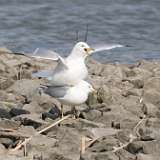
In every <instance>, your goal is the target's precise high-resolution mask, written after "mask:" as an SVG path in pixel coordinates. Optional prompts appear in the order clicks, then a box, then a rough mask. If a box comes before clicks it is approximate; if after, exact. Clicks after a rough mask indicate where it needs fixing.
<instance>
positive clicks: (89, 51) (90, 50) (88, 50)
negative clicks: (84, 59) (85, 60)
mask: <svg viewBox="0 0 160 160" xmlns="http://www.w3.org/2000/svg"><path fill="white" fill-rule="evenodd" d="M84 50H85V51H86V53H87V54H88V55H91V54H92V53H93V52H94V51H95V49H93V48H85V49H84Z"/></svg>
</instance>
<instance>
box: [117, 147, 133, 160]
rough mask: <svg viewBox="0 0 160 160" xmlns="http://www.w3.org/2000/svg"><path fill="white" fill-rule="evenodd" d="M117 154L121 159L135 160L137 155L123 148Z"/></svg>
mask: <svg viewBox="0 0 160 160" xmlns="http://www.w3.org/2000/svg"><path fill="white" fill-rule="evenodd" d="M116 155H117V156H118V157H119V159H121V160H135V158H136V156H135V155H133V154H131V153H129V152H127V151H126V150H124V149H122V150H119V151H118V152H117V153H116Z"/></svg>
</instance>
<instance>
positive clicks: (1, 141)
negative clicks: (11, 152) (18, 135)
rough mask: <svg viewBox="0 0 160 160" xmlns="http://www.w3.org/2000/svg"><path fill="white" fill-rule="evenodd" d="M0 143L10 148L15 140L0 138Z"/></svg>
mask: <svg viewBox="0 0 160 160" xmlns="http://www.w3.org/2000/svg"><path fill="white" fill-rule="evenodd" d="M0 143H1V144H3V145H4V146H5V147H6V148H9V146H10V145H12V144H13V140H12V139H10V138H0Z"/></svg>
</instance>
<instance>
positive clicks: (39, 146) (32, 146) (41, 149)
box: [27, 135, 57, 158]
mask: <svg viewBox="0 0 160 160" xmlns="http://www.w3.org/2000/svg"><path fill="white" fill-rule="evenodd" d="M56 143H57V140H56V139H54V138H50V137H46V136H44V135H36V136H34V137H33V138H32V140H31V141H30V142H29V143H28V144H27V152H28V156H32V157H33V156H35V154H36V155H43V157H44V158H45V157H48V156H49V155H50V154H51V153H52V151H53V152H54V150H53V148H54V147H55V145H56Z"/></svg>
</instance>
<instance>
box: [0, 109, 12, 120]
mask: <svg viewBox="0 0 160 160" xmlns="http://www.w3.org/2000/svg"><path fill="white" fill-rule="evenodd" d="M0 118H6V119H10V118H11V115H10V114H9V112H8V111H7V110H6V109H3V108H0Z"/></svg>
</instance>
